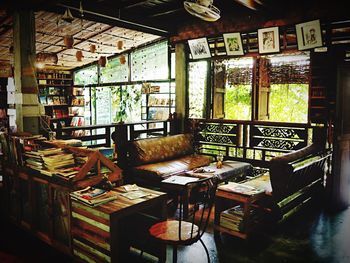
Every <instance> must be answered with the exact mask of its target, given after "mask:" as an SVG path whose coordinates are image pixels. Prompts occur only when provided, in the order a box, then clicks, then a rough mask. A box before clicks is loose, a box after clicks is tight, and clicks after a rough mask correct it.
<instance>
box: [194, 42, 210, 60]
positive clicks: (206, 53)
mask: <svg viewBox="0 0 350 263" xmlns="http://www.w3.org/2000/svg"><path fill="white" fill-rule="evenodd" d="M188 45H189V46H190V50H191V54H192V58H193V59H200V58H210V57H211V54H210V49H209V44H208V41H207V39H206V38H205V37H202V38H197V39H190V40H188Z"/></svg>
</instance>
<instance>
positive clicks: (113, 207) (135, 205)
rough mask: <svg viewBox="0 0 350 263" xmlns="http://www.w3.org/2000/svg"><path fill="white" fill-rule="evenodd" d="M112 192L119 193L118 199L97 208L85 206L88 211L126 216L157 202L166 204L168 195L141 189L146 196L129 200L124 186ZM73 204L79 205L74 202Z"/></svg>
mask: <svg viewBox="0 0 350 263" xmlns="http://www.w3.org/2000/svg"><path fill="white" fill-rule="evenodd" d="M112 191H114V192H116V193H117V199H115V200H112V201H110V202H107V203H104V204H101V205H99V206H96V207H89V206H85V207H86V209H88V210H95V211H98V212H99V213H103V214H107V215H110V216H125V215H127V214H131V213H133V212H135V211H137V210H139V209H140V208H142V207H145V206H148V205H153V204H154V203H156V202H166V200H167V194H166V193H163V192H159V191H154V190H151V189H149V188H144V187H139V191H142V192H144V193H145V194H146V195H145V196H143V197H140V198H135V199H129V198H127V197H125V196H123V194H124V193H126V192H125V190H124V188H123V186H119V187H116V188H114V189H113V190H112ZM72 202H75V203H79V202H77V201H74V200H72Z"/></svg>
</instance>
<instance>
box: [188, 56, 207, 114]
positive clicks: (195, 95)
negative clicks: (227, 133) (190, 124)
mask: <svg viewBox="0 0 350 263" xmlns="http://www.w3.org/2000/svg"><path fill="white" fill-rule="evenodd" d="M207 73H208V62H207V61H197V62H190V63H189V67H188V88H189V90H188V95H189V96H188V102H189V103H188V104H189V111H188V115H189V117H190V118H204V114H205V108H204V107H205V96H206V90H207V75H208V74H207Z"/></svg>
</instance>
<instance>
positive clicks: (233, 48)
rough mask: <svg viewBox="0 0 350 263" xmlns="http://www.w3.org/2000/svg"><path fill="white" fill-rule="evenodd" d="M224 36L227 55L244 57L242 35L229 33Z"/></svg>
mask: <svg viewBox="0 0 350 263" xmlns="http://www.w3.org/2000/svg"><path fill="white" fill-rule="evenodd" d="M223 36H224V42H225V48H226V53H227V55H229V56H239V55H244V51H243V45H242V38H241V34H240V33H228V34H223Z"/></svg>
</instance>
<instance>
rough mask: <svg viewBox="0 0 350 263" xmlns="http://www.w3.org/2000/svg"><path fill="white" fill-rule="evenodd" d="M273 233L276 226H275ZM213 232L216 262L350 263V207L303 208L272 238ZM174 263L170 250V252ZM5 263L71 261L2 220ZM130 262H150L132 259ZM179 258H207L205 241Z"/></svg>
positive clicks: (0, 247) (0, 250)
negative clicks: (218, 238) (337, 209)
mask: <svg viewBox="0 0 350 263" xmlns="http://www.w3.org/2000/svg"><path fill="white" fill-rule="evenodd" d="M271 231H272V230H271ZM210 232H211V230H210V229H209V233H207V234H205V235H204V242H205V243H206V245H207V247H208V249H209V250H210V255H211V262H220V263H231V262H235V263H240V262H244V263H250V262H252V263H253V262H254V263H256V262H269V263H271V262H276V263H277V262H278V263H281V262H288V263H289V262H307V263H310V262H327V263H332V262H334V263H348V262H349V263H350V249H349V245H348V244H349V243H350V208H348V209H347V210H344V211H342V212H339V213H337V214H329V213H327V212H325V211H323V210H322V209H320V208H313V209H310V208H308V209H304V210H303V212H302V213H300V214H296V215H295V216H294V217H293V218H291V219H290V220H289V221H288V222H285V223H284V224H282V225H279V226H278V227H274V228H273V231H272V232H270V234H269V235H268V236H266V235H261V236H258V237H255V238H252V240H249V241H242V240H239V239H237V238H233V237H229V236H225V235H222V236H221V241H217V242H215V241H214V238H213V235H212V233H210ZM168 258H169V262H171V250H170V249H169V250H168ZM0 262H1V263H2V262H35V263H41V262H61V263H62V262H72V259H70V258H68V257H66V256H64V255H62V254H60V253H58V252H57V251H55V250H53V249H51V248H50V247H49V246H47V245H46V244H44V243H42V242H41V241H39V240H38V239H36V238H35V237H32V236H30V235H28V234H27V233H26V232H24V231H22V230H20V229H18V228H16V227H14V226H13V225H11V224H7V223H5V222H3V221H1V225H0ZM129 262H151V261H149V260H147V259H145V258H142V259H140V258H139V257H132V258H131V259H130V261H129ZM178 262H184V263H185V262H189V263H192V262H195V263H200V262H207V261H206V255H205V252H204V249H203V247H202V246H201V244H200V243H197V244H194V245H192V246H190V247H183V248H180V249H179V251H178Z"/></svg>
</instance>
